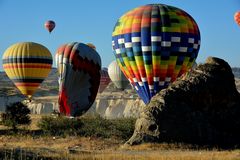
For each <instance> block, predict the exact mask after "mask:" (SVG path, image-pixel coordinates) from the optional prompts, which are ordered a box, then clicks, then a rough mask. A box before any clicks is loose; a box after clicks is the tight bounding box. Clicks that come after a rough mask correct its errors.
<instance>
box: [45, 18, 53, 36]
mask: <svg viewBox="0 0 240 160" xmlns="http://www.w3.org/2000/svg"><path fill="white" fill-rule="evenodd" d="M44 26H45V28H46V29H47V30H48V32H49V33H51V32H52V31H53V29H54V28H55V26H56V24H55V22H54V21H52V20H49V21H47V22H45V24H44Z"/></svg>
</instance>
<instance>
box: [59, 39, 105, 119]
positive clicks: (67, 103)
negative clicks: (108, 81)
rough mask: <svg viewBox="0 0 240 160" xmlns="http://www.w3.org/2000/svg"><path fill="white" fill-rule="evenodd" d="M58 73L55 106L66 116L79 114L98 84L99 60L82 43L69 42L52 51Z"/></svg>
mask: <svg viewBox="0 0 240 160" xmlns="http://www.w3.org/2000/svg"><path fill="white" fill-rule="evenodd" d="M55 58H56V64H57V68H58V73H59V101H58V102H59V109H60V112H61V113H63V114H65V115H67V116H73V117H76V116H80V115H82V114H83V113H84V112H86V111H87V110H88V109H89V108H90V107H91V105H92V104H93V102H94V100H95V98H96V95H97V92H98V88H99V83H100V76H101V75H100V70H101V59H100V56H99V54H98V53H97V52H96V51H95V50H94V49H92V48H91V47H89V46H88V45H86V44H83V43H78V42H73V43H68V44H64V45H62V46H60V47H59V48H58V50H57V53H56V57H55Z"/></svg>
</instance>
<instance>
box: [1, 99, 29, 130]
mask: <svg viewBox="0 0 240 160" xmlns="http://www.w3.org/2000/svg"><path fill="white" fill-rule="evenodd" d="M29 114H30V110H29V109H28V108H27V106H26V105H24V104H23V103H21V102H16V103H12V104H10V105H7V106H6V111H5V113H2V114H1V117H2V122H1V123H2V124H3V125H5V126H8V127H11V128H12V129H13V131H14V132H17V126H19V125H29V124H30V123H31V118H30V116H29Z"/></svg>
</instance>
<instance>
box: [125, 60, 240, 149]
mask: <svg viewBox="0 0 240 160" xmlns="http://www.w3.org/2000/svg"><path fill="white" fill-rule="evenodd" d="M239 128H240V94H239V93H238V91H237V89H236V85H235V80H234V75H233V73H232V70H231V68H230V66H229V65H228V63H227V62H225V61H224V60H222V59H219V58H214V57H209V58H208V59H207V60H206V63H205V64H201V65H199V66H198V67H197V68H196V69H195V70H193V71H192V72H191V73H188V74H185V75H184V76H182V77H180V78H179V79H178V80H177V81H175V82H174V83H172V84H171V85H170V86H169V87H168V88H167V89H164V90H162V91H161V92H159V93H158V94H157V95H156V96H154V97H153V98H152V100H151V102H150V103H149V104H148V105H147V106H146V108H145V110H144V111H143V113H142V114H141V115H140V118H138V119H137V121H136V124H135V131H134V134H133V136H132V137H131V138H130V139H129V141H128V142H127V143H126V144H130V145H133V144H139V143H142V142H151V141H154V142H174V143H175V142H183V143H190V144H203V145H215V144H216V145H222V146H229V145H230V146H233V145H239V144H240V136H239V135H240V130H239Z"/></svg>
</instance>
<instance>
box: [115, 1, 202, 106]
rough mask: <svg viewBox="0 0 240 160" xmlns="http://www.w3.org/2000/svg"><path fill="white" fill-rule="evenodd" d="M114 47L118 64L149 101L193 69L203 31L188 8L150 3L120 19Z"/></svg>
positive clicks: (116, 26) (142, 97)
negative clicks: (185, 9)
mask: <svg viewBox="0 0 240 160" xmlns="http://www.w3.org/2000/svg"><path fill="white" fill-rule="evenodd" d="M112 47H113V52H114V54H115V56H116V60H117V63H118V65H119V67H120V68H121V70H122V71H123V73H124V74H125V76H126V77H127V78H128V80H129V81H130V83H131V84H132V85H133V86H134V87H135V90H136V91H137V93H138V95H139V96H140V97H141V99H142V100H143V101H144V102H145V104H148V103H149V102H150V100H151V98H152V97H153V96H154V95H155V94H156V93H158V92H159V91H160V90H161V89H163V88H166V87H167V86H168V85H169V83H171V82H173V81H175V80H176V78H177V77H179V76H181V75H182V74H183V73H185V72H187V71H188V70H189V69H191V67H192V65H193V64H194V62H195V60H196V58H197V55H198V51H199V48H200V32H199V29H198V26H197V24H196V22H195V21H194V19H193V18H192V17H191V16H190V15H189V14H187V13H186V12H185V11H183V10H181V9H178V8H176V7H172V6H168V5H163V4H150V5H145V6H141V7H138V8H135V9H133V10H131V11H129V12H127V13H126V14H124V15H123V16H122V17H121V18H119V19H118V21H117V23H116V25H115V27H114V30H113V33H112Z"/></svg>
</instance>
